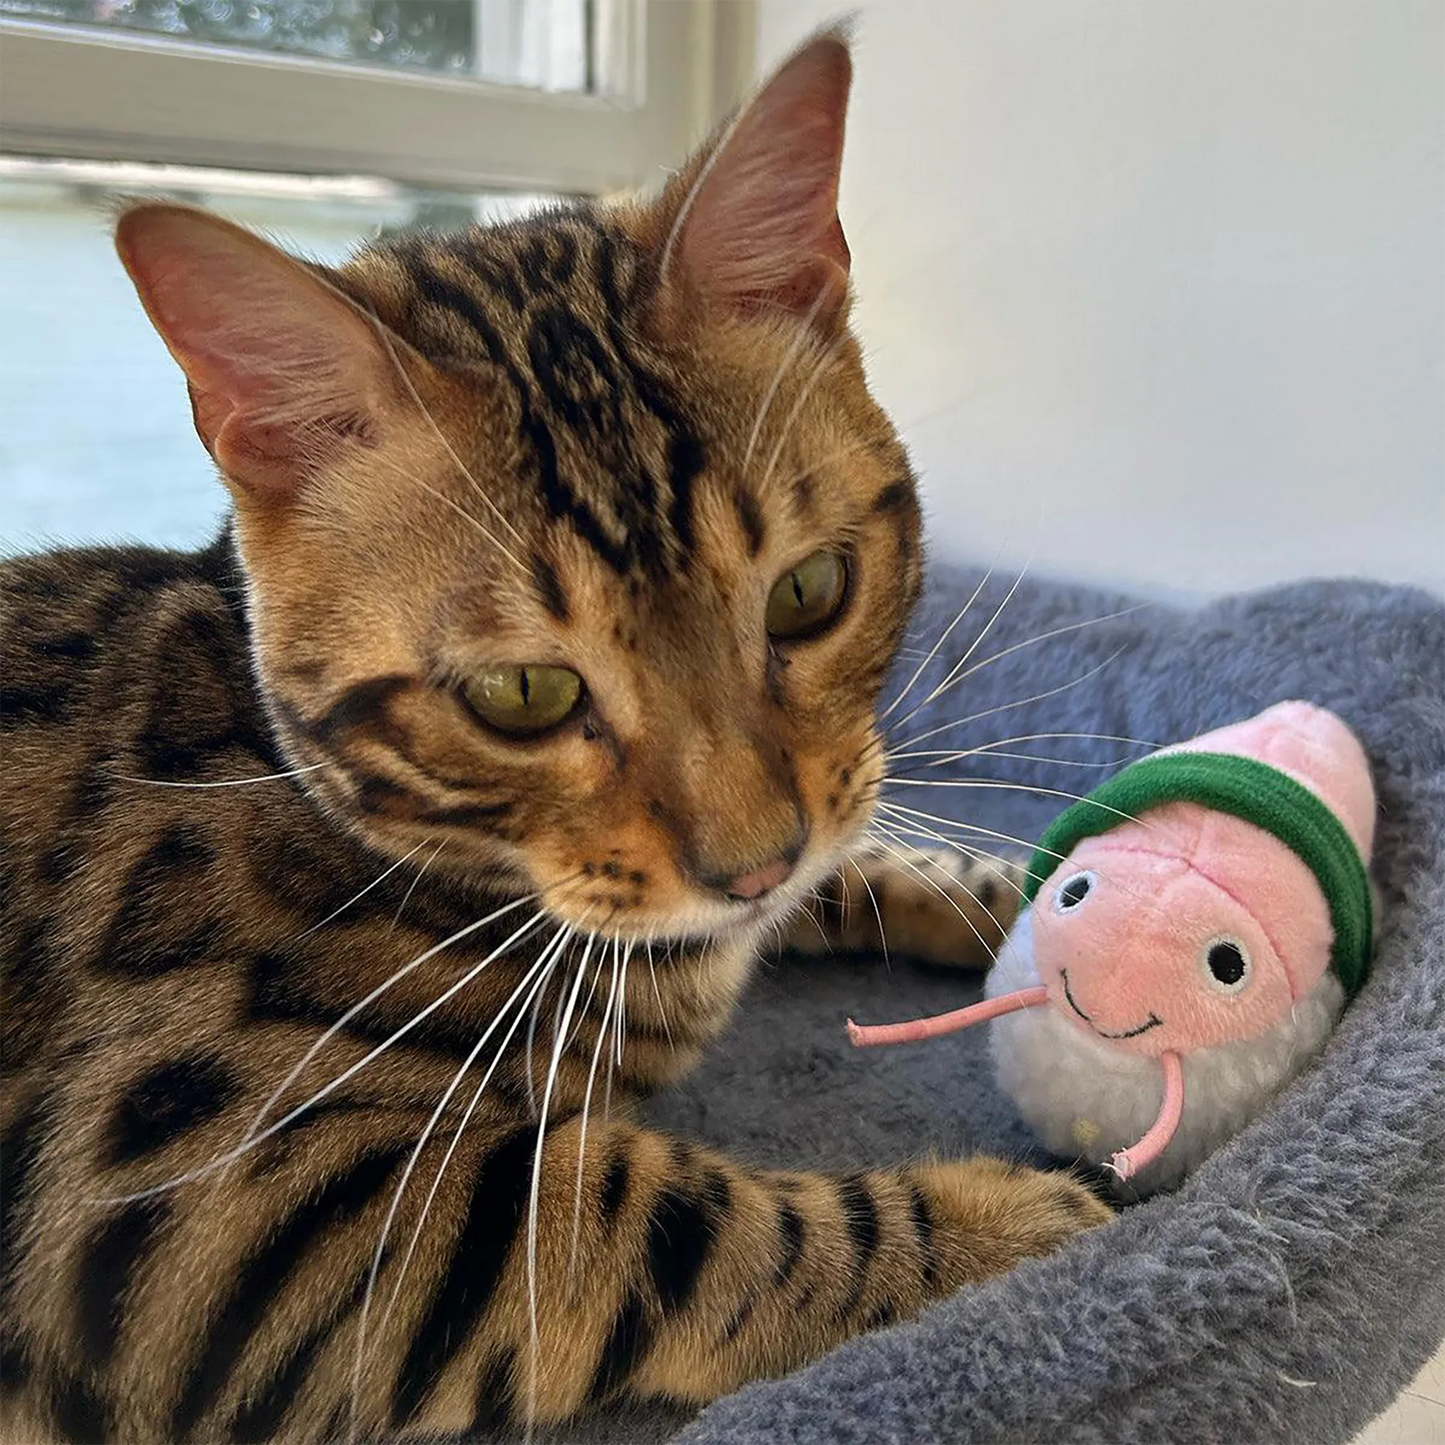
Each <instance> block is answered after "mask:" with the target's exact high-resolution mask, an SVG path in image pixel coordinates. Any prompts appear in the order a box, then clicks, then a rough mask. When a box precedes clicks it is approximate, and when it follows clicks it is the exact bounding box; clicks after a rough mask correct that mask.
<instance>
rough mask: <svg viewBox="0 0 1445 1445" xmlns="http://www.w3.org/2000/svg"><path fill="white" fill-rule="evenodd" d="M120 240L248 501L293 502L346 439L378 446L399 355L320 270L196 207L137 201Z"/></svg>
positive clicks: (201, 425)
mask: <svg viewBox="0 0 1445 1445" xmlns="http://www.w3.org/2000/svg"><path fill="white" fill-rule="evenodd" d="M116 248H117V249H118V251H119V252H120V257H121V260H122V262H123V263H124V264H125V268H126V270H127V271H129V272H130V276H131V280H132V281H134V282H135V287H136V290H137V291H138V292H139V293H140V299H141V303H142V304H143V305H144V306H145V309H146V312H147V314H148V315H149V316H150V319H151V321H152V323H153V324H154V326H155V328H156V330H157V331H159V332H160V334H161V338H162V340H164V341H165V343H166V345H167V347H169V349H170V352H171V355H172V356H174V357H175V359H176V361H177V362H178V363H179V364H180V367H181V369H182V371H184V372H185V374H186V380H187V382H188V383H189V385H190V392H191V409H192V412H193V414H194V417H195V423H196V431H197V432H198V433H199V434H200V438H201V441H202V442H203V443H204V444H205V447H206V450H207V451H209V452H210V453H211V456H212V457H213V458H214V459H215V461H216V464H217V466H219V467H220V469H221V472H222V473H223V475H224V476H225V477H226V479H227V481H228V482H229V483H230V484H231V487H232V489H233V491H235V492H236V493H237V495H238V498H242V497H244V498H246V499H249V500H255V501H261V502H285V501H287V500H289V499H291V498H292V497H293V496H294V495H296V494H297V493H298V492H299V490H300V489H301V488H302V487H304V486H305V484H306V483H307V482H308V481H309V480H310V478H311V477H312V476H313V475H315V473H316V472H317V471H318V470H319V469H320V468H322V467H324V466H326V465H327V464H328V463H334V462H335V461H337V460H338V459H340V458H341V457H342V455H343V454H344V452H345V450H346V449H347V448H354V447H372V446H376V445H378V444H379V442H380V440H381V435H382V432H383V430H384V428H385V426H386V423H387V421H388V419H389V417H390V416H391V415H393V414H394V412H395V410H396V408H397V406H398V394H397V389H396V362H395V360H394V358H393V357H392V356H389V355H388V354H387V352H386V349H385V347H384V346H383V344H382V339H381V335H380V332H379V330H378V328H377V326H376V324H375V323H374V322H372V321H371V320H370V319H369V318H368V317H365V316H363V315H362V314H361V313H360V312H358V310H357V309H356V307H354V306H352V305H351V304H350V303H349V302H348V301H347V299H346V298H345V297H344V296H342V295H340V294H339V293H338V292H337V291H335V290H334V289H333V288H332V287H331V286H330V285H328V284H327V282H326V281H325V279H324V278H323V276H322V275H321V274H320V273H319V272H318V271H316V270H314V269H313V268H311V267H309V266H306V265H304V264H302V263H301V262H299V261H296V260H293V259H292V258H291V257H290V256H287V255H285V254H284V253H283V252H281V251H278V250H277V249H276V248H275V247H274V246H272V245H270V244H269V243H268V242H266V241H263V240H262V239H261V238H260V237H259V236H255V235H252V234H251V232H249V231H246V230H243V229H242V228H241V227H240V226H235V225H232V224H231V223H230V222H229V221H225V220H222V219H221V218H220V217H219V216H213V215H211V214H210V213H208V212H206V211H199V210H195V209H192V208H190V207H187V206H176V205H169V204H159V203H156V204H142V205H138V206H134V207H132V208H131V209H130V210H128V211H126V212H125V214H124V215H122V216H121V218H120V221H119V223H118V225H117V227H116Z"/></svg>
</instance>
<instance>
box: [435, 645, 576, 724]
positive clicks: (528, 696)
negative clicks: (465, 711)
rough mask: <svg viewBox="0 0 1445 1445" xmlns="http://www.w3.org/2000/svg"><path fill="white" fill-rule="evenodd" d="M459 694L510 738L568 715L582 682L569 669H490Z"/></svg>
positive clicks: (573, 706)
mask: <svg viewBox="0 0 1445 1445" xmlns="http://www.w3.org/2000/svg"><path fill="white" fill-rule="evenodd" d="M462 694H463V696H465V698H466V700H467V703H468V705H469V706H470V707H471V709H472V711H473V712H474V713H476V714H477V716H478V717H479V718H481V720H482V721H483V722H484V723H486V724H487V725H488V726H489V727H494V728H496V730H497V731H498V732H501V733H507V734H508V735H509V736H511V737H519V738H520V737H530V736H532V735H533V734H535V733H540V732H545V731H546V730H547V729H548V728H553V727H556V726H557V724H558V723H560V722H564V721H566V719H567V718H568V717H569V716H571V714H572V712H573V710H574V709H575V708H576V706H577V703H578V701H579V700H580V699H581V697H582V679H581V678H580V677H578V675H577V674H576V673H575V672H573V671H572V669H571V668H570V667H544V666H539V665H537V664H535V663H528V664H525V665H522V664H518V665H513V666H502V667H489V668H487V669H486V670H485V671H484V672H479V673H477V674H476V675H475V676H474V677H471V678H468V680H467V681H466V682H465V683H464V684H463V686H462Z"/></svg>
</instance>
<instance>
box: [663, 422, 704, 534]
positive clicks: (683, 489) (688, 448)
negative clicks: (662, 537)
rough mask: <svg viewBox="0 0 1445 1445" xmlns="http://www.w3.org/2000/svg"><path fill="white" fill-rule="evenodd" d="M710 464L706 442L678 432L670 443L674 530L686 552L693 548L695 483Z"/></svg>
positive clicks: (668, 467) (668, 451) (669, 475)
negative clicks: (693, 493) (693, 496)
mask: <svg viewBox="0 0 1445 1445" xmlns="http://www.w3.org/2000/svg"><path fill="white" fill-rule="evenodd" d="M706 465H707V453H706V452H705V451H704V450H703V445H702V442H701V441H699V440H698V438H697V437H695V436H694V435H692V433H691V432H681V431H680V432H677V433H675V434H674V435H673V437H672V438H671V439H670V440H669V442H668V444H667V470H668V480H669V483H670V485H671V488H672V507H671V509H670V516H671V520H672V530H673V532H674V534H675V535H676V536H677V540H678V542H679V543H680V544H681V546H682V550H683V552H684V554H686V553H689V552H691V551H692V549H693V542H694V538H693V530H692V486H693V483H694V482H695V481H696V480H697V478H698V476H699V475H700V474H701V473H702V469H703V468H704V467H705V466H706Z"/></svg>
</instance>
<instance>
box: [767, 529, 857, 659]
mask: <svg viewBox="0 0 1445 1445" xmlns="http://www.w3.org/2000/svg"><path fill="white" fill-rule="evenodd" d="M847 591H848V563H847V561H846V559H845V558H843V557H842V556H840V555H839V554H838V553H837V552H829V551H821V552H814V553H813V555H812V556H811V557H805V558H804V559H803V560H802V561H801V562H799V563H798V565H797V566H796V567H790V568H789V569H788V570H787V571H786V572H784V573H783V575H782V576H781V577H779V578H778V580H777V581H776V582H775V583H773V590H772V592H771V593H769V595H768V610H767V626H768V636H770V637H777V638H781V639H784V640H787V641H790V642H791V641H797V640H799V639H801V638H804V637H812V636H815V635H816V634H817V633H819V632H821V631H822V630H823V629H824V628H825V627H827V626H828V624H829V623H830V622H832V621H833V620H834V618H836V617H837V616H838V614H839V613H840V612H841V611H842V610H843V599H844V597H845V595H846V594H847Z"/></svg>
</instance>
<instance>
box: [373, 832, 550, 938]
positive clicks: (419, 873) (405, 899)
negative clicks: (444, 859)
mask: <svg viewBox="0 0 1445 1445" xmlns="http://www.w3.org/2000/svg"><path fill="white" fill-rule="evenodd" d="M446 846H447V845H446V842H445V840H443V841H442V842H440V843H438V844H437V845H436V849H435V851H434V852H433V853H432V855H431V857H430V858H428V859H427V860H426V862H425V863H423V864H422V865H421V867H420V868H418V869H417V870H416V877H415V878H413V879H412V880H411V887H410V888H408V889H407V890H406V892H405V893H404V894H403V895H402V900H401V902H400V903H399V904H398V905H397V908H396V915H395V917H393V918H392V920H391V927H390V928H388V929H387V932H388V933H390V932H392V931H393V930H394V929H395V928H396V925H397V924H398V923H400V922H401V915H402V914H403V913H404V912H405V911H406V905H407V904H408V903H410V902H411V895H412V894H413V893H415V892H416V885H417V884H418V883H420V882H421V880H422V877H423V876H424V875H425V873H426V870H427V869H428V868H430V867H431V865H432V864H433V863H435V862H436V860H437V854H438V853H440V852H441V851H442V849H443V848H445V847H446ZM534 896H535V895H534Z"/></svg>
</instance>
